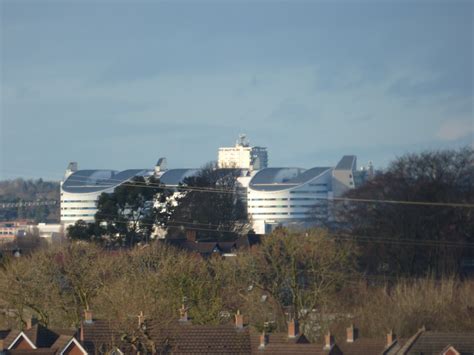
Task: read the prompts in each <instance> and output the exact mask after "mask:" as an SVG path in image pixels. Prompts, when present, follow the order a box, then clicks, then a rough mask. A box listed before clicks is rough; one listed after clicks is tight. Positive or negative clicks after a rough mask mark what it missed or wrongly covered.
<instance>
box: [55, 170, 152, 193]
mask: <svg viewBox="0 0 474 355" xmlns="http://www.w3.org/2000/svg"><path fill="white" fill-rule="evenodd" d="M152 173H153V170H147V169H129V170H124V171H115V170H78V171H76V172H74V173H72V174H71V175H70V176H69V177H68V178H67V179H66V180H65V181H64V182H63V184H62V187H61V188H62V190H63V191H65V192H69V193H92V192H100V191H105V190H108V189H110V188H114V187H116V186H118V185H120V184H122V183H124V182H125V181H127V180H130V179H132V178H133V177H135V176H148V175H150V174H152Z"/></svg>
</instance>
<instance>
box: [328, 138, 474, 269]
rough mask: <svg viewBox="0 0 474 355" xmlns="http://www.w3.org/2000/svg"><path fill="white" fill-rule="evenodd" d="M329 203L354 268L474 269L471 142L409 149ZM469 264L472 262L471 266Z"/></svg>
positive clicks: (472, 157) (473, 150)
mask: <svg viewBox="0 0 474 355" xmlns="http://www.w3.org/2000/svg"><path fill="white" fill-rule="evenodd" d="M345 197H347V200H346V201H336V202H335V203H334V210H335V214H336V216H337V220H338V222H339V224H338V225H337V226H336V228H334V230H337V232H338V233H339V234H344V235H346V236H349V237H352V239H353V240H355V241H356V242H357V244H358V245H359V246H360V249H361V251H362V253H361V256H360V259H359V261H360V268H361V270H364V271H365V272H367V273H369V274H377V275H387V276H417V277H419V276H424V275H427V274H434V275H436V276H438V277H441V276H443V275H450V274H456V275H463V274H464V273H466V272H474V149H473V148H471V147H466V148H463V149H459V150H443V151H430V152H424V153H421V154H408V155H405V156H403V157H400V158H398V159H396V160H394V161H393V162H392V163H390V164H389V166H388V168H387V169H386V170H385V171H384V172H383V173H382V174H378V175H376V176H375V177H374V178H373V179H371V180H369V181H367V182H366V183H365V184H364V185H363V186H361V187H359V188H356V189H354V190H350V191H349V192H348V193H347V194H346V196H345ZM469 268H470V269H469Z"/></svg>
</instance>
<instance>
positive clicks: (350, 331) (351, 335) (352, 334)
mask: <svg viewBox="0 0 474 355" xmlns="http://www.w3.org/2000/svg"><path fill="white" fill-rule="evenodd" d="M346 334H347V338H346V341H347V342H348V343H353V342H354V341H355V340H356V339H357V338H358V337H359V329H357V328H354V324H351V326H350V327H349V328H347V329H346Z"/></svg>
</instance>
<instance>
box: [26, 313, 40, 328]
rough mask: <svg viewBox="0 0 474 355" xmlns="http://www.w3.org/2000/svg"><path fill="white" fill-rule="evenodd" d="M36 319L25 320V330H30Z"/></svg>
mask: <svg viewBox="0 0 474 355" xmlns="http://www.w3.org/2000/svg"><path fill="white" fill-rule="evenodd" d="M36 322H37V321H36V318H35V317H33V316H31V317H28V318H27V319H26V325H25V326H26V329H31V328H32V327H33V326H34V325H35V324H36Z"/></svg>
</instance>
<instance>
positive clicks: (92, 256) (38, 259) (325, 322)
mask: <svg viewBox="0 0 474 355" xmlns="http://www.w3.org/2000/svg"><path fill="white" fill-rule="evenodd" d="M357 254H358V250H357V247H356V246H355V245H354V244H353V243H351V242H347V241H338V240H337V239H336V238H335V237H334V236H332V235H329V234H328V233H327V232H325V231H322V230H309V231H304V232H291V231H288V230H286V229H279V230H277V231H275V232H274V233H273V234H271V235H269V236H268V237H267V238H265V239H264V240H263V243H262V244H261V245H259V246H256V247H253V248H252V249H250V250H248V251H247V252H241V253H238V254H237V256H235V257H226V258H222V257H220V256H214V257H211V258H209V259H205V258H201V257H199V256H198V255H196V254H189V253H185V252H181V251H179V250H177V249H174V248H172V247H169V246H167V245H166V244H163V243H160V242H153V243H150V244H148V245H147V246H145V247H135V248H132V249H124V250H121V251H113V252H111V251H110V250H109V251H107V250H104V249H101V248H99V247H98V246H96V245H94V244H91V243H84V242H79V243H78V242H76V243H72V244H69V245H67V246H63V247H60V248H52V249H51V248H50V249H44V250H39V251H37V252H35V253H33V254H31V255H29V256H27V257H22V258H18V259H15V258H13V259H8V260H6V261H4V264H3V267H2V269H1V270H0V282H1V284H2V285H3V288H2V290H3V291H2V294H1V295H0V301H1V302H0V304H1V307H2V310H3V312H2V317H3V326H4V327H8V326H18V325H21V324H22V323H24V322H26V319H27V318H29V317H30V316H31V315H33V316H35V317H36V318H37V319H38V320H39V322H40V323H42V324H44V325H47V326H49V327H70V326H78V325H79V323H80V320H81V316H82V313H83V310H84V309H90V310H92V311H93V312H94V317H95V318H97V319H105V320H110V321H111V324H114V325H115V326H116V327H117V328H118V329H119V330H121V331H122V332H123V334H125V335H126V334H127V332H128V331H131V329H134V326H135V324H136V316H137V315H138V314H139V313H140V312H142V311H143V312H144V314H145V315H146V317H147V318H148V319H154V320H155V321H157V322H159V323H163V324H166V323H169V322H174V321H176V320H177V319H178V317H179V313H178V310H179V308H180V307H181V306H182V305H183V304H184V305H185V307H186V309H187V310H188V314H189V316H190V317H191V319H192V322H193V323H196V324H224V323H229V322H232V319H231V317H232V315H233V314H234V313H235V312H236V311H237V310H240V311H241V312H242V313H243V314H244V315H245V321H246V323H248V324H249V325H250V326H251V327H253V328H255V329H257V330H259V331H261V330H262V329H266V330H268V331H271V330H273V331H285V329H286V321H287V320H288V317H294V318H296V319H298V320H299V322H300V324H301V327H302V329H303V330H304V333H305V334H307V336H308V337H310V338H312V339H316V338H318V337H319V336H320V335H321V334H322V333H323V332H324V331H326V330H328V329H330V330H331V331H335V330H337V329H338V328H339V327H341V328H343V327H344V328H345V327H347V325H348V324H349V323H350V322H354V323H355V324H357V325H358V326H359V327H360V328H361V329H363V331H364V336H378V337H380V336H383V335H384V334H385V333H386V332H387V331H388V330H389V329H393V330H394V331H395V332H396V333H397V334H398V335H399V336H402V337H403V336H408V335H411V334H412V333H413V332H414V331H416V330H417V329H418V328H419V327H421V326H423V325H425V326H427V327H432V328H436V329H438V330H450V331H453V330H459V331H461V330H465V331H467V330H469V331H473V330H474V317H473V316H472V312H473V309H472V306H473V305H474V283H473V282H467V281H464V282H459V281H457V280H456V279H453V278H447V279H440V280H434V279H430V278H425V279H417V280H415V279H412V280H408V279H396V278H388V279H379V278H372V277H370V278H367V277H364V276H362V274H360V273H359V272H357V267H356V261H357ZM45 290H47V292H46V291H45ZM467 315H469V316H467Z"/></svg>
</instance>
